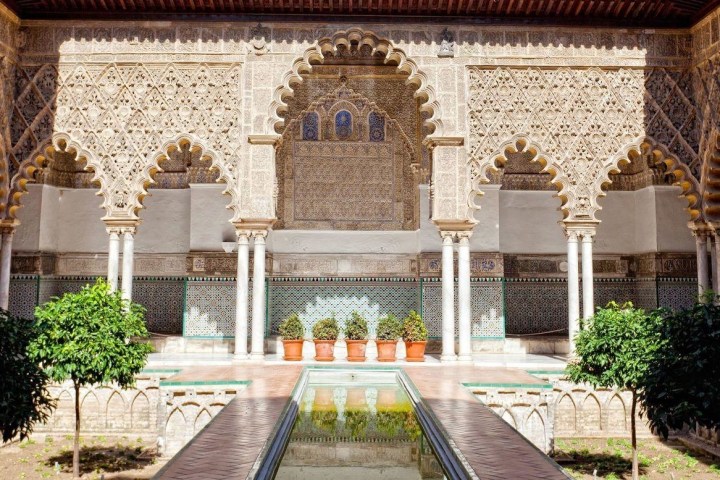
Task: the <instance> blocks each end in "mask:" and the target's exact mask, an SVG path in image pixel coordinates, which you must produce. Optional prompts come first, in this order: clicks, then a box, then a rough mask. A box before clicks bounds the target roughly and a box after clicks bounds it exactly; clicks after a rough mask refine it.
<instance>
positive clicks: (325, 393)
mask: <svg viewBox="0 0 720 480" xmlns="http://www.w3.org/2000/svg"><path fill="white" fill-rule="evenodd" d="M334 394H335V392H334V389H333V388H332V387H315V399H314V401H313V407H314V408H315V409H316V410H329V409H331V408H335V400H334V398H333V396H334Z"/></svg>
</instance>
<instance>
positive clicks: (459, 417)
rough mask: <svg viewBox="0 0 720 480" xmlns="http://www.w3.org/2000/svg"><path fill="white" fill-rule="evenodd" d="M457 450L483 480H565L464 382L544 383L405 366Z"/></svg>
mask: <svg viewBox="0 0 720 480" xmlns="http://www.w3.org/2000/svg"><path fill="white" fill-rule="evenodd" d="M404 370H405V372H406V373H407V375H408V376H409V377H410V380H412V382H413V383H414V384H415V386H416V387H417V389H418V391H419V392H420V394H421V395H422V397H423V400H424V401H425V403H426V404H427V405H428V406H429V407H430V408H431V409H432V412H433V414H434V415H435V416H436V417H437V419H438V420H439V421H440V424H441V425H442V428H443V429H444V430H445V431H446V433H447V434H448V435H449V437H450V438H451V439H452V441H453V443H454V444H455V446H456V447H457V448H458V449H459V450H460V452H462V455H463V456H464V457H465V460H467V462H468V464H469V465H470V467H471V468H472V470H473V471H474V472H475V474H476V475H477V477H478V478H480V479H481V480H486V479H487V480H508V479H523V480H531V479H532V480H534V479H538V480H540V479H559V480H567V478H568V477H567V476H566V475H565V474H564V473H563V472H562V471H561V469H560V467H558V466H557V465H556V464H555V463H554V462H551V461H549V460H548V458H547V456H545V455H544V454H543V453H541V452H540V451H539V450H537V449H536V448H535V447H534V446H533V445H532V444H531V443H530V442H528V441H526V440H525V438H524V437H522V436H521V435H520V434H519V433H518V432H517V431H515V429H514V428H512V427H511V426H510V425H508V424H507V422H505V421H504V420H503V419H501V418H500V417H498V416H497V415H495V413H493V411H492V410H490V409H489V408H487V407H486V406H484V405H483V404H482V403H480V402H479V401H478V400H477V399H476V398H475V397H474V396H473V395H472V393H470V391H469V390H468V389H467V388H465V387H464V386H463V385H462V384H463V383H477V384H485V385H509V384H514V385H528V386H529V385H538V387H541V386H543V385H545V382H543V381H542V380H540V379H538V378H535V377H533V376H532V375H529V374H527V373H526V372H524V371H522V370H517V369H509V368H478V367H462V366H455V367H446V368H444V369H443V371H442V374H441V375H438V371H437V370H436V369H428V368H422V367H405V368H404Z"/></svg>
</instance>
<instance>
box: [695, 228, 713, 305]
mask: <svg viewBox="0 0 720 480" xmlns="http://www.w3.org/2000/svg"><path fill="white" fill-rule="evenodd" d="M693 235H695V253H696V256H697V277H698V295H700V296H702V295H703V294H704V293H705V291H706V290H707V289H708V288H710V282H709V281H708V279H709V275H708V258H707V233H706V232H705V231H702V230H695V231H694V232H693Z"/></svg>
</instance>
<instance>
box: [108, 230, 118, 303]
mask: <svg viewBox="0 0 720 480" xmlns="http://www.w3.org/2000/svg"><path fill="white" fill-rule="evenodd" d="M119 231H120V229H118V228H114V227H110V228H108V229H107V233H108V235H109V237H110V241H109V245H108V274H107V282H108V284H109V285H110V291H111V292H114V291H116V290H117V286H118V273H119V270H120V235H119V234H118V233H119Z"/></svg>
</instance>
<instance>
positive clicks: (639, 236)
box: [635, 187, 658, 253]
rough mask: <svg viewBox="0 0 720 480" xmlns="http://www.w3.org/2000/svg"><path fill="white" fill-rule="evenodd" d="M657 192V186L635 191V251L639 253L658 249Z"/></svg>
mask: <svg viewBox="0 0 720 480" xmlns="http://www.w3.org/2000/svg"><path fill="white" fill-rule="evenodd" d="M655 194H656V190H655V187H647V188H643V189H641V190H638V191H637V192H635V251H636V252H637V253H649V252H657V251H658V234H657V221H656V216H655V212H656V209H657V204H656V201H655Z"/></svg>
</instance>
